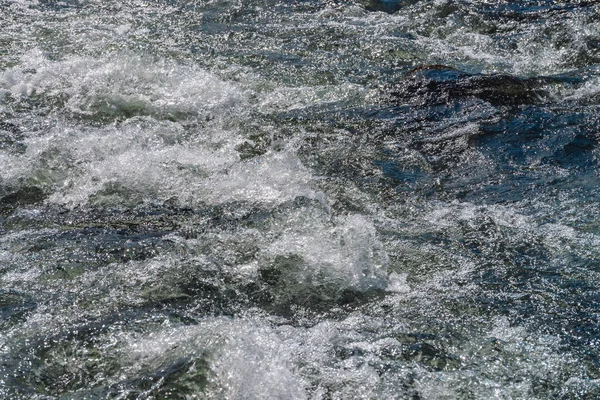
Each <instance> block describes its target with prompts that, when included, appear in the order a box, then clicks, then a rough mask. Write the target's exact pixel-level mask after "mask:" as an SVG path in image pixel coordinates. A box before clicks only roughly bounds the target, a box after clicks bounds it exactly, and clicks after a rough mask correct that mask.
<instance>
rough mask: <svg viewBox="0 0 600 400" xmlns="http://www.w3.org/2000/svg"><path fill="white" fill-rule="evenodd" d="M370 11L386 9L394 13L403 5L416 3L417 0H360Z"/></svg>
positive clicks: (385, 10)
mask: <svg viewBox="0 0 600 400" xmlns="http://www.w3.org/2000/svg"><path fill="white" fill-rule="evenodd" d="M360 3H361V4H362V5H363V6H365V9H367V10H368V11H384V12H386V13H390V14H393V13H395V12H396V11H398V10H400V9H401V8H402V7H405V6H408V5H411V4H415V3H417V0H360Z"/></svg>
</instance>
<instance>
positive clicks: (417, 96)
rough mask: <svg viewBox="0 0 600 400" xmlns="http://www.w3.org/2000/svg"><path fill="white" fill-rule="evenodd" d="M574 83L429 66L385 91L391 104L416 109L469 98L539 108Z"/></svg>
mask: <svg viewBox="0 0 600 400" xmlns="http://www.w3.org/2000/svg"><path fill="white" fill-rule="evenodd" d="M577 83H581V79H577V78H568V77H558V76H557V77H534V78H520V77H516V76H512V75H503V74H470V73H467V72H464V71H460V70H457V69H454V68H451V67H447V66H443V65H429V66H423V67H419V68H416V69H413V70H411V71H409V72H408V73H407V74H406V75H405V77H404V78H403V79H402V80H401V81H400V82H398V83H397V84H395V85H393V86H392V87H390V88H389V89H386V91H387V92H388V93H389V96H390V98H391V99H392V101H394V102H398V103H400V104H403V103H408V104H410V105H417V106H418V105H421V106H422V105H436V104H446V103H449V102H454V101H456V100H458V99H467V98H471V97H473V98H478V99H481V100H483V101H486V102H488V103H490V104H492V105H494V106H515V105H520V104H522V105H527V104H543V103H545V102H548V101H551V98H550V93H549V92H550V89H551V87H552V86H553V85H574V84H577Z"/></svg>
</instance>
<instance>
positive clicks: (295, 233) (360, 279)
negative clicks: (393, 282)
mask: <svg viewBox="0 0 600 400" xmlns="http://www.w3.org/2000/svg"><path fill="white" fill-rule="evenodd" d="M285 226H287V227H288V228H287V229H285V230H284V232H283V234H282V235H281V237H280V238H279V239H278V240H276V241H275V242H274V243H272V244H271V245H270V246H269V247H268V248H267V250H266V251H265V253H266V254H267V255H268V256H269V257H274V256H276V255H284V256H287V255H298V256H300V257H301V258H302V259H303V260H304V262H306V263H307V265H308V270H307V271H304V273H305V277H304V279H306V280H307V281H311V280H312V279H314V278H315V277H317V276H319V274H322V275H324V278H323V279H325V280H331V281H334V282H337V284H338V285H339V286H340V287H346V288H352V289H357V290H361V291H364V290H368V289H381V288H384V287H385V285H386V284H387V277H386V276H385V274H386V268H387V264H388V257H387V254H386V253H385V251H384V249H383V246H382V244H381V243H380V242H379V240H378V239H377V235H376V232H375V228H374V226H373V222H372V221H370V220H369V219H368V218H367V217H365V216H362V215H358V214H354V215H349V216H346V217H341V218H339V219H336V220H335V221H334V223H333V224H331V225H330V224H329V223H327V222H325V223H324V222H323V221H321V220H319V219H314V218H311V217H310V216H307V215H306V214H305V213H302V214H301V215H291V216H290V218H289V220H287V221H286V222H285Z"/></svg>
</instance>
